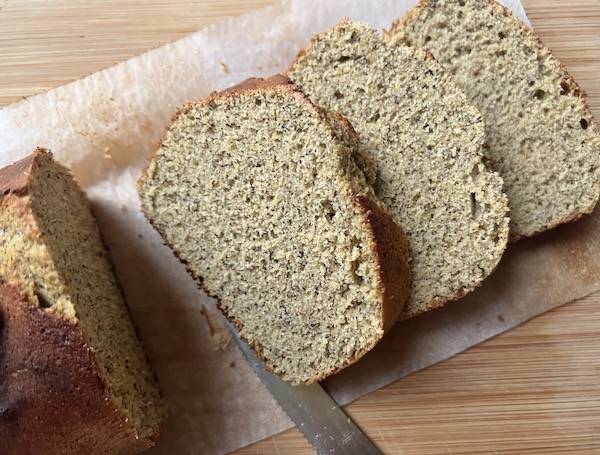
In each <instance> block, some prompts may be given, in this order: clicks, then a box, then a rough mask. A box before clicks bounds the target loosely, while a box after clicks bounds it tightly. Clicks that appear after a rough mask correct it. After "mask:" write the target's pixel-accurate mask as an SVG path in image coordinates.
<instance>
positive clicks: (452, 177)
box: [289, 21, 508, 318]
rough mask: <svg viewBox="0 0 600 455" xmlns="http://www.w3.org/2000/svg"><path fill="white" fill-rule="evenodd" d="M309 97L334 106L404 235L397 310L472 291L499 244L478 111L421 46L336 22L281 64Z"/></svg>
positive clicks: (500, 210)
mask: <svg viewBox="0 0 600 455" xmlns="http://www.w3.org/2000/svg"><path fill="white" fill-rule="evenodd" d="M289 76H290V78H291V79H292V80H293V81H294V82H295V83H297V84H298V85H299V86H300V87H301V88H302V89H303V90H304V91H305V93H306V94H307V95H308V96H309V97H310V98H311V100H312V101H314V102H315V103H317V104H319V105H321V106H323V107H325V108H326V109H329V110H333V111H339V112H341V113H342V114H343V115H345V116H346V117H348V119H349V120H350V122H351V123H352V125H353V126H354V127H355V128H356V131H357V132H358V134H359V137H360V145H361V150H362V152H363V153H364V154H365V155H367V156H370V157H371V159H372V160H373V163H374V167H375V191H376V194H377V196H379V198H380V199H381V200H382V202H383V203H384V204H385V205H386V206H387V208H388V210H389V211H390V214H391V215H392V216H393V217H394V219H395V220H396V222H397V223H398V224H400V225H401V226H402V227H403V229H404V230H405V232H406V235H407V237H408V241H409V247H410V253H411V256H412V272H413V280H414V285H413V292H412V296H411V299H410V301H409V304H408V305H407V306H406V308H405V310H404V312H403V314H402V317H403V318H408V317H412V316H415V315H417V314H419V313H422V312H424V311H427V310H430V309H432V308H435V307H438V306H440V305H443V304H444V303H445V302H447V301H450V300H453V299H456V298H458V297H460V296H462V295H463V294H465V293H466V292H469V291H470V290H472V289H473V288H475V287H476V286H477V285H478V284H479V283H480V282H481V281H482V280H483V279H484V278H485V277H486V276H487V275H488V274H489V273H490V272H491V271H492V270H493V269H494V267H495V266H496V264H497V263H498V260H499V259H500V257H501V255H502V253H503V251H504V249H505V246H506V241H507V233H508V218H507V202H506V197H505V195H504V194H503V192H502V180H501V179H500V177H498V175H497V174H495V173H493V172H490V171H488V169H487V168H486V166H485V165H484V163H483V162H482V156H483V145H484V127H483V122H482V120H481V115H480V113H479V112H478V111H477V109H475V108H474V107H472V106H471V105H470V104H469V103H468V102H467V100H466V98H465V96H464V95H463V94H462V92H461V91H460V90H459V89H458V88H457V87H456V85H455V84H454V82H453V81H452V79H451V78H450V77H449V76H448V75H447V74H446V73H445V72H444V71H443V69H442V68H441V66H440V65H438V64H437V63H436V62H435V61H434V60H433V59H432V58H430V57H429V56H428V55H426V54H425V53H424V52H422V51H419V50H415V49H411V48H409V47H406V46H396V45H390V44H388V43H386V42H384V41H383V40H382V39H381V38H380V37H379V36H378V35H377V34H376V33H375V32H374V31H373V30H371V29H370V28H369V27H368V26H367V25H366V24H361V23H351V22H349V21H342V22H341V23H340V24H338V25H337V26H336V27H334V28H333V29H331V30H329V31H327V32H324V33H322V34H320V35H317V36H316V37H315V38H313V40H312V42H311V43H310V45H309V47H308V48H307V49H305V50H304V51H302V52H301V53H300V54H299V56H298V58H297V59H296V61H295V62H294V63H293V65H292V67H291V68H290V70H289Z"/></svg>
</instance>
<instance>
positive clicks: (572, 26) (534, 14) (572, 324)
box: [0, 0, 600, 455]
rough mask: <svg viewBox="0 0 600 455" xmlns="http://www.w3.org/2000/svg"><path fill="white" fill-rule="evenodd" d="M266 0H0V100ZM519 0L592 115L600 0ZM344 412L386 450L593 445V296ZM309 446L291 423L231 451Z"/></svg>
mask: <svg viewBox="0 0 600 455" xmlns="http://www.w3.org/2000/svg"><path fill="white" fill-rule="evenodd" d="M272 1H273V0H250V1H245V0H189V1H184V0H104V1H100V0H0V31H1V32H2V33H1V34H0V105H2V104H7V103H10V102H12V101H15V100H17V99H18V98H20V97H22V96H28V95H31V94H34V93H37V92H40V91H43V90H47V89H50V88H53V87H55V86H57V85H60V84H63V83H66V82H70V81H72V80H75V79H78V78H80V77H82V76H85V75H87V74H90V73H92V72H94V71H97V70H99V69H101V68H105V67H107V66H110V65H112V64H114V63H117V62H119V61H121V60H124V59H127V58H129V57H132V56H134V55H137V54H139V53H141V52H143V51H145V50H148V49H150V48H152V47H156V46H159V45H161V44H164V43H166V42H169V41H173V40H175V39H177V38H179V37H181V36H183V35H186V34H188V33H190V32H192V31H194V30H196V29H198V28H202V27H204V26H206V25H208V24H210V23H212V22H215V21H218V20H220V19H222V18H224V17H226V16H229V15H235V14H240V13H243V12H246V11H249V10H251V9H255V8H259V7H261V6H264V5H267V4H270V3H272ZM523 3H524V4H525V7H526V10H527V13H528V15H529V17H530V19H531V21H532V23H533V25H534V27H535V29H536V31H537V32H538V33H539V34H540V35H541V37H542V39H543V40H544V41H545V42H546V44H548V45H549V46H550V47H551V48H552V49H553V50H554V51H555V53H556V55H557V56H558V57H559V58H560V59H562V61H563V62H564V63H565V64H566V65H567V66H568V67H569V68H570V70H571V71H572V73H573V74H574V75H575V77H576V78H577V79H578V80H579V82H580V83H581V84H582V85H583V87H584V88H585V89H586V90H587V91H588V94H589V96H590V99H589V101H590V106H591V108H592V110H593V111H594V112H595V113H596V114H597V116H600V1H599V0H583V1H578V2H574V1H566V0H523ZM347 410H348V411H349V413H350V414H351V416H352V417H353V418H354V419H355V421H356V422H357V423H358V424H359V425H360V426H362V427H363V428H364V429H365V431H366V432H367V433H368V434H369V436H370V437H371V438H372V439H373V440H374V441H375V442H376V443H377V444H378V445H379V446H380V447H381V448H382V450H384V452H385V453H390V454H415V455H417V454H418V455H430V454H431V455H433V454H436V455H438V454H440V455H441V454H490V455H491V454H495V455H500V454H519V453H528V454H540V455H542V454H588V453H589V454H594V453H600V293H598V294H595V295H592V296H590V297H588V298H586V299H583V300H581V301H578V302H574V303H571V304H569V305H566V306H564V307H562V308H559V309H557V310H554V311H552V312H550V313H548V314H546V315H543V316H540V317H538V318H536V319H535V320H533V321H531V322H529V323H527V324H524V325H523V326H521V327H518V328H516V329H514V330H512V331H510V332H509V333H507V334H504V335H502V336H499V337H497V338H495V339H493V340H491V341H488V342H486V343H483V344H482V345H479V346H477V347H475V348H472V349H470V350H469V351H467V352H465V353H463V354H461V355H459V356H457V357H455V358H453V359H451V360H449V361H447V362H444V363H443V364H440V365H437V366H434V367H431V368H428V369H427V370H424V371H421V372H419V373H417V374H414V375H412V376H410V377H407V378H405V379H402V380H400V381H397V382H396V383H395V384H392V385H390V386H388V387H386V388H384V389H382V390H380V391H378V392H375V393H373V394H370V395H368V396H366V397H363V398H362V399H360V400H358V401H357V402H356V403H354V404H352V405H350V406H349V407H348V408H347ZM249 418H252V417H251V416H249ZM310 453H312V450H311V449H310V447H309V446H308V444H307V443H306V442H305V441H304V439H303V438H302V436H301V435H300V433H299V432H298V431H297V430H290V431H288V432H286V433H284V434H282V435H279V436H276V437H274V438H271V439H269V440H266V441H263V442H260V443H258V444H255V445H254V446H251V447H248V448H246V449H242V450H240V451H238V452H237V454H239V455H242V454H244V455H250V454H290V455H299V454H310Z"/></svg>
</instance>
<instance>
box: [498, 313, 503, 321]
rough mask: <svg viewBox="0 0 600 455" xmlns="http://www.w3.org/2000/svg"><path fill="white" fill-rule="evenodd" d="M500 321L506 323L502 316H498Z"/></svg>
mask: <svg viewBox="0 0 600 455" xmlns="http://www.w3.org/2000/svg"><path fill="white" fill-rule="evenodd" d="M498 321H500V322H504V316H502V315H501V314H499V315H498Z"/></svg>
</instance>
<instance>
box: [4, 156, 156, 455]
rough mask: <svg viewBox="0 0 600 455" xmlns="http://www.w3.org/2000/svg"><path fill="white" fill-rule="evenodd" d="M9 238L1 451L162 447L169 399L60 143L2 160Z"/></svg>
mask: <svg viewBox="0 0 600 455" xmlns="http://www.w3.org/2000/svg"><path fill="white" fill-rule="evenodd" d="M0 244H1V245H2V250H0V441H2V442H1V443H0V446H1V447H2V449H1V450H0V452H2V453H3V454H24V453H31V454H33V453H40V454H42V453H43V454H48V455H54V454H64V453H85V454H90V455H95V454H114V453H123V454H126V453H135V452H138V451H140V450H143V449H145V448H147V447H150V446H152V445H153V443H154V440H155V439H156V438H157V437H158V432H159V427H160V425H161V423H162V421H163V419H164V417H165V413H166V407H165V404H164V402H163V400H162V398H161V396H160V393H159V391H158V387H157V384H156V381H155V378H154V376H153V374H152V372H151V370H150V367H149V365H148V363H147V359H146V356H145V354H144V352H143V351H142V348H141V346H140V344H139V341H138V339H137V335H136V333H135V329H134V327H133V325H132V324H131V321H130V319H129V315H128V312H127V308H126V306H125V303H124V301H123V297H122V295H121V291H120V289H119V287H118V285H117V282H116V280H115V277H114V274H113V270H112V267H111V265H110V263H109V259H108V255H107V252H106V249H105V248H104V245H103V243H102V239H101V237H100V233H99V231H98V228H97V226H96V223H95V220H94V218H93V216H92V213H91V211H90V209H89V206H88V202H87V200H86V198H85V196H84V194H83V192H82V191H81V190H80V189H79V187H78V186H77V184H76V183H75V181H74V180H73V178H72V177H71V175H70V173H69V172H68V171H67V170H66V169H65V168H64V167H62V166H61V165H59V164H58V163H56V162H55V161H54V160H53V159H52V155H51V154H50V153H49V152H47V151H45V150H42V149H38V150H36V151H35V153H34V154H32V155H30V156H29V157H27V158H25V159H23V160H21V161H19V162H17V163H15V164H13V165H11V166H8V167H6V168H4V169H2V170H0ZM9 283H10V284H9Z"/></svg>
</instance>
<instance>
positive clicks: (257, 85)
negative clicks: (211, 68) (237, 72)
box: [221, 74, 292, 93]
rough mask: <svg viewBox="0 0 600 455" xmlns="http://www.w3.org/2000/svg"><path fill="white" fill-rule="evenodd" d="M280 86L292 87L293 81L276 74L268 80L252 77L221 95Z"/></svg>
mask: <svg viewBox="0 0 600 455" xmlns="http://www.w3.org/2000/svg"><path fill="white" fill-rule="evenodd" d="M278 85H292V81H290V80H289V79H288V78H287V76H284V75H282V74H275V75H273V76H271V77H267V78H262V77H251V78H249V79H246V80H245V81H242V82H240V83H239V84H237V85H234V86H232V87H229V88H228V89H225V90H223V91H222V92H221V93H238V92H242V91H244V90H256V89H268V88H272V87H276V86H278Z"/></svg>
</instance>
